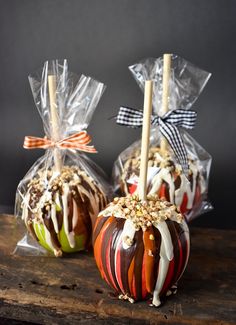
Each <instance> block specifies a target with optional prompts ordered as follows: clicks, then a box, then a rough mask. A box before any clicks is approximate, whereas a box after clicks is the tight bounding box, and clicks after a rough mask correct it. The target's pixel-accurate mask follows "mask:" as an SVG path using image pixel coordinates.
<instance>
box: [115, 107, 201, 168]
mask: <svg viewBox="0 0 236 325" xmlns="http://www.w3.org/2000/svg"><path fill="white" fill-rule="evenodd" d="M196 117H197V113H196V112H194V111H190V110H183V109H176V110H174V111H168V112H167V113H166V114H164V115H163V116H162V117H161V116H158V115H152V116H151V124H152V125H159V127H160V132H161V134H162V135H163V136H164V137H165V138H166V140H167V141H168V143H169V144H170V146H171V148H172V150H173V152H174V154H175V155H176V157H177V160H178V162H179V163H180V164H181V166H182V168H183V171H184V172H185V173H187V171H188V159H187V151H186V148H185V145H184V142H183V139H182V137H181V135H180V132H179V130H178V127H183V128H185V129H193V128H194V126H195V122H196ZM116 123H117V124H120V125H125V126H128V127H132V128H138V127H141V126H142V124H143V112H142V111H140V110H137V109H134V108H130V107H120V109H119V112H118V115H117V117H116Z"/></svg>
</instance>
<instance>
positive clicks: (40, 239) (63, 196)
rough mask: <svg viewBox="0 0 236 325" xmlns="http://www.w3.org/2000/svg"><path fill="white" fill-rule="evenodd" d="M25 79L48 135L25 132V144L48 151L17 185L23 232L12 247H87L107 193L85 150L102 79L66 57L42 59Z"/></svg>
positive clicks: (25, 250) (35, 250) (46, 250)
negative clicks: (78, 70) (74, 68)
mask: <svg viewBox="0 0 236 325" xmlns="http://www.w3.org/2000/svg"><path fill="white" fill-rule="evenodd" d="M50 78H51V79H50ZM50 80H51V81H50ZM29 82H30V86H31V89H32V93H33V97H34V100H35V104H36V106H37V108H38V111H39V113H40V116H41V118H42V120H43V126H44V131H45V135H46V138H42V139H41V138H32V137H26V138H28V139H27V140H25V143H24V146H25V147H26V148H28V149H33V148H37V147H38V148H44V149H46V151H45V154H44V155H43V156H42V157H40V158H39V159H38V160H37V161H36V162H35V164H34V165H33V166H32V167H31V168H30V170H29V171H28V173H27V174H26V175H25V177H24V178H23V179H22V180H21V182H20V183H19V185H18V188H17V192H16V202H15V215H16V216H17V218H18V219H19V220H20V219H22V220H23V222H24V223H25V225H26V228H27V234H25V236H24V237H23V238H22V240H20V241H19V242H18V243H17V247H16V250H15V253H18V254H33V255H40V254H51V253H54V255H55V256H61V255H62V254H63V253H71V252H76V251H80V250H83V249H88V248H89V246H90V245H91V234H92V229H93V225H94V222H95V218H96V216H97V214H98V213H99V211H100V210H101V209H102V208H103V207H104V206H105V205H106V204H107V202H108V196H109V193H111V192H110V186H109V185H108V182H107V180H106V176H105V174H104V172H103V171H102V169H101V168H100V167H98V166H97V165H96V164H95V163H94V162H93V161H92V160H91V159H90V158H89V157H88V156H87V154H86V153H84V151H85V152H96V151H95V149H94V147H93V146H91V145H88V144H89V142H90V141H91V139H90V137H89V136H88V134H87V132H86V129H87V127H88V125H89V123H90V120H91V118H92V114H93V112H94V110H95V108H96V106H97V104H98V102H99V100H100V98H101V96H102V94H103V92H104V89H105V85H104V84H103V83H101V82H98V81H96V80H94V79H92V78H91V77H87V76H84V75H81V76H80V77H78V76H77V75H75V74H73V73H71V72H70V71H69V70H68V64H67V61H66V60H64V61H58V60H55V61H47V62H45V64H44V67H43V69H42V70H40V71H38V72H37V73H35V74H33V75H31V76H29ZM50 82H51V83H50ZM52 82H53V83H52ZM50 85H51V92H50ZM53 87H54V88H53ZM53 114H54V117H53Z"/></svg>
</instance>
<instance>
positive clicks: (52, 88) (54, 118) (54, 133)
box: [48, 75, 61, 172]
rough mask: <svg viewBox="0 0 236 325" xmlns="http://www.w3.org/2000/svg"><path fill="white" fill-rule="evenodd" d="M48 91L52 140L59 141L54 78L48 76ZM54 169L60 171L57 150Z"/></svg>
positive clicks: (59, 159)
mask: <svg viewBox="0 0 236 325" xmlns="http://www.w3.org/2000/svg"><path fill="white" fill-rule="evenodd" d="M48 91H49V102H50V113H51V127H52V129H51V130H52V140H53V141H58V140H59V137H60V136H59V124H58V112H57V101H56V76H53V75H49V76H48ZM53 157H54V163H55V169H56V171H57V172H60V171H61V157H60V152H59V150H58V149H57V148H54V151H53Z"/></svg>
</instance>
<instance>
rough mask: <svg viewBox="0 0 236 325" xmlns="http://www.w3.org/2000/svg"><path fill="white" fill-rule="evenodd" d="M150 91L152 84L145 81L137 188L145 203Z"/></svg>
mask: <svg viewBox="0 0 236 325" xmlns="http://www.w3.org/2000/svg"><path fill="white" fill-rule="evenodd" d="M152 90H153V82H152V81H151V80H147V81H146V82H145V91H144V111H143V129H142V145H141V162H140V175H139V186H138V193H139V198H140V199H141V200H142V201H145V200H146V198H147V167H148V151H149V140H150V139H149V138H150V125H151V114H152Z"/></svg>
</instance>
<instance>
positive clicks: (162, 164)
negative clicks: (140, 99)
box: [113, 55, 212, 221]
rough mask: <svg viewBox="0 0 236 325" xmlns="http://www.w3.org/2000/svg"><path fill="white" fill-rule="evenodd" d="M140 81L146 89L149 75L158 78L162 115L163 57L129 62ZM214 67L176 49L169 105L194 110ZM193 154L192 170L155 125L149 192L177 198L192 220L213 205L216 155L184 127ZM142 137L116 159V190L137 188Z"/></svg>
mask: <svg viewBox="0 0 236 325" xmlns="http://www.w3.org/2000/svg"><path fill="white" fill-rule="evenodd" d="M129 70H130V71H131V73H132V75H133V77H134V78H135V80H136V81H137V83H138V85H139V87H140V88H141V90H142V91H144V84H145V80H153V115H154V116H155V115H157V116H162V115H163V112H162V75H163V57H160V58H147V59H144V60H142V61H140V62H138V63H136V64H134V65H131V66H130V67H129ZM209 78H210V73H208V72H206V71H203V70H201V69H199V68H197V67H196V66H194V65H193V64H192V63H189V62H187V61H186V60H185V59H183V58H181V57H179V56H177V55H172V62H171V77H170V83H169V87H170V90H169V99H168V103H169V107H168V108H169V110H176V109H182V110H189V109H190V108H192V106H193V104H194V102H195V101H196V100H197V98H198V96H199V95H200V93H201V92H202V90H203V88H204V87H205V85H206V83H207V81H208V79H209ZM179 132H180V134H181V136H182V139H183V142H184V145H185V148H186V150H187V155H188V167H189V170H188V175H187V177H186V174H185V173H184V172H183V169H182V167H181V165H180V164H179V162H178V160H177V159H176V156H175V154H174V152H173V151H172V149H171V147H170V146H168V150H167V151H165V152H163V151H162V150H161V149H160V142H161V135H160V131H159V126H152V127H151V132H150V149H149V158H148V176H147V192H148V194H158V195H159V197H160V198H165V199H167V200H168V201H170V202H171V203H173V204H175V205H176V206H177V207H178V208H179V209H180V211H181V212H182V213H183V214H184V215H185V217H186V219H187V221H190V220H192V219H193V218H195V217H197V216H199V215H200V214H202V213H204V212H207V211H209V210H211V209H212V205H211V204H210V202H209V201H208V180H209V172H210V167H211V160H212V159H211V156H210V155H209V153H208V152H206V150H205V149H204V148H203V147H202V146H201V145H200V144H199V143H198V142H197V141H196V140H194V139H193V138H192V137H191V136H190V135H189V133H188V132H187V131H186V130H184V129H183V128H181V129H179ZM140 148H141V140H138V141H136V142H135V143H133V144H131V145H130V146H129V147H128V148H127V149H125V150H124V151H123V152H122V153H121V154H120V155H119V156H118V159H117V160H116V161H115V163H114V167H113V184H114V191H115V192H117V193H118V194H120V195H126V194H128V193H130V194H133V193H135V192H136V191H137V187H138V178H139V167H140Z"/></svg>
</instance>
